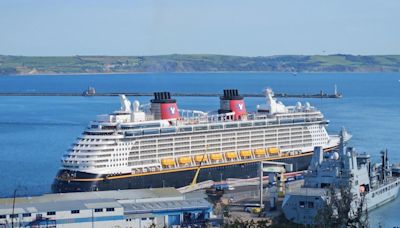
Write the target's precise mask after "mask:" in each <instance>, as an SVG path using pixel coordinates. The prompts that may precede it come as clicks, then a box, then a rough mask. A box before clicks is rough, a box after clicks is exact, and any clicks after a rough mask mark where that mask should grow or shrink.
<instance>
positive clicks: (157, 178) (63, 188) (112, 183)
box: [52, 148, 333, 193]
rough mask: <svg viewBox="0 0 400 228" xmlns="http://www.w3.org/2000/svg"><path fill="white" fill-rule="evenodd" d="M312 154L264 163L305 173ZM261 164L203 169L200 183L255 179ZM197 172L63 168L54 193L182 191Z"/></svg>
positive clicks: (273, 159)
mask: <svg viewBox="0 0 400 228" xmlns="http://www.w3.org/2000/svg"><path fill="white" fill-rule="evenodd" d="M332 149H333V148H330V149H326V150H325V151H328V150H332ZM312 154H313V153H312V152H309V153H304V154H301V155H297V156H292V157H276V158H268V159H265V160H268V161H276V162H285V163H288V164H293V171H303V170H306V169H307V168H308V165H309V164H310V160H311V157H312ZM259 164H260V161H259V160H255V161H246V162H243V163H235V164H229V163H228V164H221V165H215V166H211V167H210V166H205V167H201V169H200V172H199V175H198V177H197V182H203V181H207V180H212V181H221V180H226V179H228V178H239V179H248V178H254V177H257V176H258V175H259V172H258V170H259ZM196 171H197V168H196V167H192V168H189V169H181V170H173V171H170V172H157V173H145V174H142V175H140V174H139V175H130V174H126V175H119V176H106V175H101V176H98V175H96V174H90V173H84V172H78V171H70V170H65V169H62V170H60V171H59V172H58V174H57V177H56V178H55V180H54V183H53V184H52V192H53V193H64V192H87V191H107V190H118V189H121V190H122V189H142V188H162V187H175V188H180V187H184V186H188V185H190V184H191V183H192V181H193V177H194V176H195V173H196ZM62 176H74V178H73V179H69V180H68V179H66V178H61V177H62Z"/></svg>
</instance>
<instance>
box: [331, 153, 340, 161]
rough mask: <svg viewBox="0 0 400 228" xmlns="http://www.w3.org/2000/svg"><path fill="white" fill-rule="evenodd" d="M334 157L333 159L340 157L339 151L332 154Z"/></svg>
mask: <svg viewBox="0 0 400 228" xmlns="http://www.w3.org/2000/svg"><path fill="white" fill-rule="evenodd" d="M332 159H333V160H338V159H339V153H338V152H334V153H333V154H332Z"/></svg>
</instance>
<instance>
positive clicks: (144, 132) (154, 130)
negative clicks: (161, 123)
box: [143, 129, 160, 135]
mask: <svg viewBox="0 0 400 228" xmlns="http://www.w3.org/2000/svg"><path fill="white" fill-rule="evenodd" d="M158 133H160V131H159V130H158V129H152V130H144V131H143V135H154V134H158Z"/></svg>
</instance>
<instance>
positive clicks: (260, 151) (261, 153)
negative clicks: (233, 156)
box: [254, 148, 265, 156]
mask: <svg viewBox="0 0 400 228" xmlns="http://www.w3.org/2000/svg"><path fill="white" fill-rule="evenodd" d="M254 154H255V155H258V156H262V155H265V149H264V148H260V149H256V150H255V151H254Z"/></svg>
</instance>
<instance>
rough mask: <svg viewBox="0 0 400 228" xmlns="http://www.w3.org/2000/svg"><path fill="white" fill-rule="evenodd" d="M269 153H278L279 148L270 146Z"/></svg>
mask: <svg viewBox="0 0 400 228" xmlns="http://www.w3.org/2000/svg"><path fill="white" fill-rule="evenodd" d="M268 153H269V154H278V153H279V148H276V147H271V148H268Z"/></svg>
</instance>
